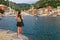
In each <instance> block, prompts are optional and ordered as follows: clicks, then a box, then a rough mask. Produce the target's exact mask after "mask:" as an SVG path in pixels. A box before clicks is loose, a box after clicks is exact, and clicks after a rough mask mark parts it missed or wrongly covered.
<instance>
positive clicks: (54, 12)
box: [0, 4, 60, 16]
mask: <svg viewBox="0 0 60 40" xmlns="http://www.w3.org/2000/svg"><path fill="white" fill-rule="evenodd" d="M0 9H2V10H3V11H4V15H15V14H16V13H17V11H15V10H14V9H12V8H10V7H7V6H5V5H3V4H0ZM22 12H23V14H24V15H28V14H29V15H38V16H60V6H58V7H57V8H53V7H52V6H48V7H45V8H39V9H34V7H33V6H32V8H31V9H29V10H25V11H22ZM0 15H2V14H0Z"/></svg>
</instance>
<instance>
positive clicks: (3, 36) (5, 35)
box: [0, 29, 28, 40]
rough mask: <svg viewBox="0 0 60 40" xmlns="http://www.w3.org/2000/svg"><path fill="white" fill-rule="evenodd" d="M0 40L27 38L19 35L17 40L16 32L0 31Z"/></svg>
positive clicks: (23, 39) (21, 39)
mask: <svg viewBox="0 0 60 40" xmlns="http://www.w3.org/2000/svg"><path fill="white" fill-rule="evenodd" d="M0 40H28V37H26V36H24V35H22V34H21V38H20V39H18V38H17V33H16V32H13V31H10V30H3V29H0Z"/></svg>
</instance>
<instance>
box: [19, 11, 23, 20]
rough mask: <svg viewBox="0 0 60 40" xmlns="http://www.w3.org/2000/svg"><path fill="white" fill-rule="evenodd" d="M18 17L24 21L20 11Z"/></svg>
mask: <svg viewBox="0 0 60 40" xmlns="http://www.w3.org/2000/svg"><path fill="white" fill-rule="evenodd" d="M18 17H19V18H20V19H21V20H23V19H22V16H21V11H18Z"/></svg>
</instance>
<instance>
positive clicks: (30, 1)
mask: <svg viewBox="0 0 60 40" xmlns="http://www.w3.org/2000/svg"><path fill="white" fill-rule="evenodd" d="M10 1H13V2H16V3H28V4H33V3H35V2H37V1H39V0H10Z"/></svg>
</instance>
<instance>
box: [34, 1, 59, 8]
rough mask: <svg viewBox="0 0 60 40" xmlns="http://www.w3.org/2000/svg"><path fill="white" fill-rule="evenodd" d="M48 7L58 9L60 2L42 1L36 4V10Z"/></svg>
mask: <svg viewBox="0 0 60 40" xmlns="http://www.w3.org/2000/svg"><path fill="white" fill-rule="evenodd" d="M47 6H53V7H54V8H56V7H57V6H60V0H40V1H38V2H37V3H35V4H34V7H35V8H42V7H47Z"/></svg>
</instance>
